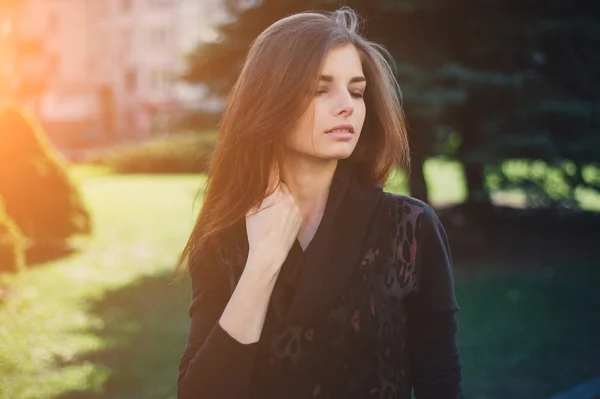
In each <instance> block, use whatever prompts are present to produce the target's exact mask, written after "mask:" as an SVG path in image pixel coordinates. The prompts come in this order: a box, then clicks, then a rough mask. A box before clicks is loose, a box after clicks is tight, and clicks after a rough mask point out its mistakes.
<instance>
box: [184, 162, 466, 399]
mask: <svg viewBox="0 0 600 399" xmlns="http://www.w3.org/2000/svg"><path fill="white" fill-rule="evenodd" d="M236 237H237V238H236V239H235V240H233V242H229V244H228V245H227V246H224V248H223V250H222V251H220V255H219V259H218V260H216V261H213V262H208V263H206V262H205V263H203V264H198V265H196V266H202V267H194V266H195V264H190V266H191V276H192V286H193V300H192V304H191V306H190V317H191V320H192V321H191V328H190V332H189V336H188V343H187V347H186V349H185V351H184V353H183V355H182V357H181V362H180V368H179V380H178V386H179V393H178V395H179V396H178V397H179V398H180V399H184V398H185V399H188V398H198V399H200V398H214V399H219V398H236V399H308V398H329V399H359V398H360V399H366V398H377V399H379V398H394V399H404V398H406V399H409V398H410V397H411V391H413V390H414V395H415V397H416V398H417V399H427V398H431V399H434V398H435V399H441V398H444V399H456V398H462V392H461V365H460V359H459V352H458V348H457V342H456V341H457V340H456V332H457V325H456V318H455V313H456V312H457V311H458V310H459V306H458V304H457V302H456V299H455V296H454V283H453V276H452V263H451V257H450V251H449V247H448V242H447V238H446V235H445V232H444V229H443V227H442V225H441V224H440V222H439V220H438V218H437V216H436V215H435V213H434V211H433V209H432V208H431V207H430V206H428V205H427V204H425V203H423V202H421V201H418V200H416V199H413V198H410V197H408V196H403V195H394V194H390V193H385V192H383V191H382V190H381V189H380V188H376V187H365V186H362V185H361V184H360V183H359V182H358V179H357V178H356V176H355V175H354V173H353V169H352V167H351V166H349V164H345V163H344V162H340V165H339V166H338V169H337V170H336V175H335V176H334V180H333V182H332V186H331V188H330V195H329V198H328V200H327V205H326V209H325V213H324V216H323V219H322V221H321V224H320V225H319V228H318V230H317V232H316V233H315V236H314V238H313V240H312V241H311V243H310V244H309V246H308V248H306V250H305V251H303V250H302V248H301V247H300V244H299V242H298V241H296V242H295V243H294V245H293V247H292V249H291V251H290V253H289V255H288V258H287V259H286V261H285V263H284V265H283V266H282V270H281V273H280V275H279V277H278V280H277V283H276V286H275V288H274V291H273V295H272V297H271V302H270V305H269V309H268V313H267V317H266V321H265V325H264V328H263V332H262V334H261V338H260V341H259V342H257V343H253V344H249V345H243V344H241V343H239V342H238V341H236V340H235V339H233V338H232V337H231V336H229V335H228V334H227V332H225V331H224V330H223V329H222V328H221V327H220V325H219V324H218V319H219V317H220V315H221V313H222V312H223V310H224V308H225V306H226V304H227V302H228V300H229V297H230V296H231V293H232V292H233V289H234V287H235V284H236V283H237V280H238V279H239V276H240V275H241V272H242V269H243V264H244V263H245V257H246V256H247V253H248V248H247V237H246V236H245V225H240V226H239V229H238V231H237V236H236ZM244 238H246V239H244ZM198 258H199V257H198ZM198 258H195V259H198ZM195 259H193V260H192V261H193V262H198V261H197V260H195ZM227 276H229V277H227Z"/></svg>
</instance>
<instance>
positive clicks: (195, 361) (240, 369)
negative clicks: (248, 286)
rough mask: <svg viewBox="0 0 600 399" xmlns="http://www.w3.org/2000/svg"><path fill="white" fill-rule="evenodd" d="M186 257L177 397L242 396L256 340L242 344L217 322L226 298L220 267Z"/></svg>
mask: <svg viewBox="0 0 600 399" xmlns="http://www.w3.org/2000/svg"><path fill="white" fill-rule="evenodd" d="M193 262H195V260H191V261H190V276H191V280H192V302H191V305H190V308H189V315H190V319H191V323H190V329H189V333H188V337H187V344H186V347H185V350H184V352H183V354H182V356H181V359H180V362H179V377H178V380H177V388H178V391H177V398H178V399H204V398H206V399H234V398H235V399H244V398H247V397H248V396H249V387H250V379H251V374H252V369H253V364H254V359H255V357H256V353H257V349H258V342H255V343H252V344H242V343H240V342H238V341H237V340H235V339H234V338H233V337H231V336H230V335H229V334H228V333H227V332H226V331H225V330H223V329H222V328H221V326H220V324H219V322H218V320H219V318H220V317H221V314H222V313H223V310H224V309H225V306H226V305H227V302H228V300H229V295H228V291H229V290H228V289H227V285H225V284H224V279H223V278H220V274H221V271H220V270H219V268H218V266H219V265H216V264H214V262H211V263H210V264H208V265H201V267H199V266H200V265H198V264H193Z"/></svg>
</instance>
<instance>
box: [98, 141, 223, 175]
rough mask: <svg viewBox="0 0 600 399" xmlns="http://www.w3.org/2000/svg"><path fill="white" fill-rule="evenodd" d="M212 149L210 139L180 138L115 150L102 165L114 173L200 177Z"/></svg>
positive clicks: (205, 168) (206, 168)
mask: <svg viewBox="0 0 600 399" xmlns="http://www.w3.org/2000/svg"><path fill="white" fill-rule="evenodd" d="M213 145H214V140H213V138H212V136H210V135H207V136H205V135H202V134H179V135H174V136H168V137H165V138H160V139H154V140H151V141H147V142H145V143H142V144H139V145H136V146H132V147H127V148H121V149H115V150H112V151H110V152H109V153H108V154H107V155H106V156H105V158H104V159H103V160H102V163H104V164H105V165H107V166H109V167H110V168H111V169H112V171H113V172H115V173H201V172H206V171H207V170H208V165H209V160H210V154H211V153H212V148H213Z"/></svg>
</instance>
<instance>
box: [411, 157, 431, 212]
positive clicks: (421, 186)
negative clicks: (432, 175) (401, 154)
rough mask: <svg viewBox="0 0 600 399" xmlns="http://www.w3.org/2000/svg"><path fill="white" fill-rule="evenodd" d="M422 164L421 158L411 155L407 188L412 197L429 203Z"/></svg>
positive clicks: (423, 161) (423, 162)
mask: <svg viewBox="0 0 600 399" xmlns="http://www.w3.org/2000/svg"><path fill="white" fill-rule="evenodd" d="M424 164H425V160H424V159H423V157H422V156H420V155H418V154H414V153H413V155H412V156H411V172H410V178H409V179H408V186H409V189H410V195H411V196H412V197H415V198H417V199H420V200H421V201H425V202H427V203H429V192H428V190H427V182H426V181H425V173H424V168H423V166H424Z"/></svg>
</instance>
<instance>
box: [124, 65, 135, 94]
mask: <svg viewBox="0 0 600 399" xmlns="http://www.w3.org/2000/svg"><path fill="white" fill-rule="evenodd" d="M124 82H125V83H124V86H125V90H126V91H127V92H128V93H133V92H135V90H136V87H137V73H136V71H135V69H133V68H129V69H127V71H125V78H124Z"/></svg>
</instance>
